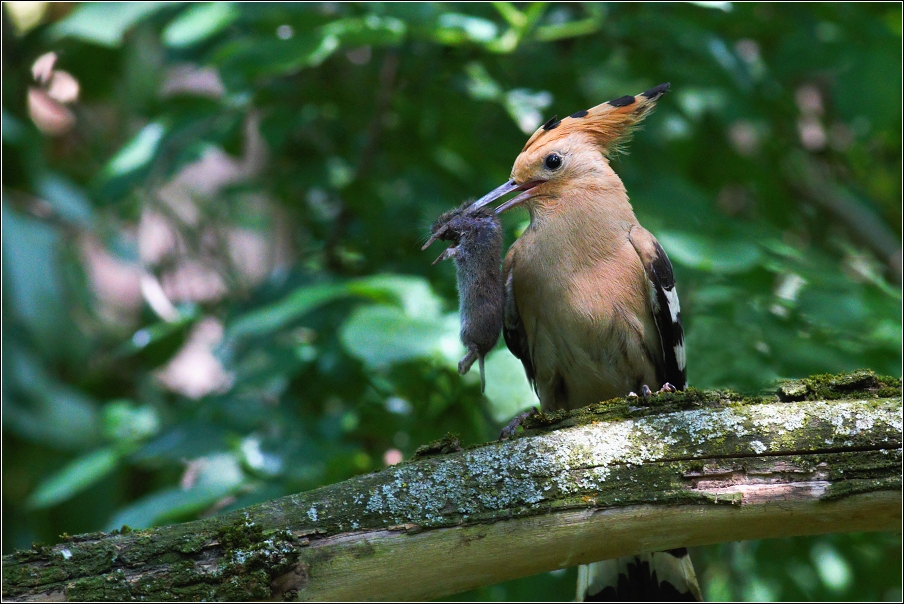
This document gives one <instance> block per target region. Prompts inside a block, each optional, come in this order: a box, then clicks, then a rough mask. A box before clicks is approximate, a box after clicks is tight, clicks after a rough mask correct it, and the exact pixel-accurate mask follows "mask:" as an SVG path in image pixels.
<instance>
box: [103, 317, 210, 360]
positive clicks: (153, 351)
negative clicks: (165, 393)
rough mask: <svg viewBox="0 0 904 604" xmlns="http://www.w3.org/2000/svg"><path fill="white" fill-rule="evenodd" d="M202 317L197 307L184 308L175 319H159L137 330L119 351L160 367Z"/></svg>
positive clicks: (177, 348)
mask: <svg viewBox="0 0 904 604" xmlns="http://www.w3.org/2000/svg"><path fill="white" fill-rule="evenodd" d="M200 318H201V314H200V312H199V311H198V309H197V307H188V308H182V309H181V312H180V313H179V318H178V319H176V320H175V321H159V322H157V323H155V324H153V325H150V326H149V327H143V328H141V329H139V330H138V331H136V332H135V333H134V334H133V335H132V337H131V338H130V339H129V340H128V341H126V342H125V343H123V344H122V345H121V346H120V347H119V348H118V350H117V353H118V354H120V355H123V356H133V355H134V356H138V357H140V358H141V359H142V360H143V361H145V362H146V363H148V364H149V365H150V367H158V366H159V365H162V364H163V363H165V362H167V361H168V360H170V359H171V358H172V357H173V355H174V354H176V353H177V352H178V351H179V349H180V348H182V345H183V344H184V343H185V339H186V338H187V337H188V335H189V333H191V330H192V328H193V327H194V326H195V324H196V323H197V322H198V320H199V319H200Z"/></svg>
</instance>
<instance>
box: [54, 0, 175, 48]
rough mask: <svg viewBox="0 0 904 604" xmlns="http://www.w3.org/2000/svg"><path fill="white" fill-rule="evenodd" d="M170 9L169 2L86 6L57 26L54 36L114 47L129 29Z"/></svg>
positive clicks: (94, 4)
mask: <svg viewBox="0 0 904 604" xmlns="http://www.w3.org/2000/svg"><path fill="white" fill-rule="evenodd" d="M167 6H170V3H169V2H97V3H85V4H81V5H79V6H78V7H77V8H76V9H75V11H73V12H72V13H71V14H70V15H69V16H67V17H66V18H65V19H63V20H62V21H60V22H59V23H57V24H56V25H54V26H53V28H52V29H51V34H52V36H53V37H54V38H64V37H68V38H76V39H79V40H83V41H85V42H91V43H94V44H100V45H101V46H109V47H111V48H115V47H118V46H121V45H122V40H123V36H124V35H125V33H126V32H127V31H128V30H129V29H131V28H132V27H133V26H134V25H136V24H137V23H138V22H140V21H141V20H143V19H145V18H147V17H149V16H150V15H152V14H154V13H156V12H157V11H159V10H162V9H164V8H166V7H167Z"/></svg>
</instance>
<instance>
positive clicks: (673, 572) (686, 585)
mask: <svg viewBox="0 0 904 604" xmlns="http://www.w3.org/2000/svg"><path fill="white" fill-rule="evenodd" d="M702 600H703V598H702V596H701V594H700V586H699V585H698V584H697V575H696V573H694V565H693V564H691V558H690V556H689V555H688V553H687V548H684V547H681V548H678V549H671V550H668V551H665V552H655V553H652V554H638V555H637V556H627V557H624V558H617V559H615V560H603V561H602V562H594V563H593V564H582V565H581V566H580V567H579V568H578V593H577V601H578V602H619V601H620V602H700V601H702Z"/></svg>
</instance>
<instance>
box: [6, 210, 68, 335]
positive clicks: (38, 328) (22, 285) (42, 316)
mask: <svg viewBox="0 0 904 604" xmlns="http://www.w3.org/2000/svg"><path fill="white" fill-rule="evenodd" d="M2 217H3V268H4V273H5V275H4V281H6V279H8V281H6V283H8V284H9V285H10V287H9V289H8V290H6V291H5V292H4V296H3V297H4V304H6V302H7V301H8V302H11V303H12V304H11V308H12V309H13V310H14V311H15V315H16V316H18V317H19V318H21V320H22V321H23V322H24V323H25V325H26V326H27V327H28V329H29V330H30V331H31V332H32V333H33V334H34V336H36V338H37V340H38V341H39V342H40V343H41V344H42V345H43V346H45V347H46V348H47V350H54V349H58V345H59V341H58V338H59V336H60V332H61V330H62V329H64V326H65V324H66V323H67V321H66V319H65V315H64V306H63V305H62V304H61V301H62V300H63V299H64V289H63V282H62V275H61V272H60V262H59V257H58V254H59V251H58V250H59V246H60V237H59V234H58V233H57V231H56V230H55V229H54V228H52V227H51V226H49V225H48V224H46V223H43V222H40V221H38V220H35V219H33V218H31V217H28V216H26V215H23V214H20V213H18V212H14V211H11V210H9V209H8V207H7V205H6V204H5V203H4V204H3V206H2Z"/></svg>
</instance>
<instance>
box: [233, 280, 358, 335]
mask: <svg viewBox="0 0 904 604" xmlns="http://www.w3.org/2000/svg"><path fill="white" fill-rule="evenodd" d="M345 295H348V290H347V289H346V286H345V284H341V283H319V284H316V285H306V286H304V287H300V288H298V289H296V290H295V291H294V292H292V293H291V294H289V295H288V296H286V297H285V298H283V299H282V300H280V301H279V302H276V303H274V304H270V305H268V306H264V307H263V308H260V309H257V310H253V311H251V312H248V313H246V314H244V315H242V316H241V317H239V318H238V319H236V321H235V322H233V323H232V324H231V325H229V326H228V327H227V330H226V333H227V335H228V336H229V337H232V338H241V337H245V336H261V335H265V334H268V333H273V332H274V331H276V330H278V329H280V328H282V327H284V326H285V325H288V324H289V323H291V322H292V321H294V320H296V319H299V318H301V317H302V316H304V315H305V314H307V313H309V312H311V311H312V310H314V309H316V308H319V307H321V306H323V305H324V304H326V303H328V302H331V301H333V300H335V299H337V298H339V297H342V296H345Z"/></svg>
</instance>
